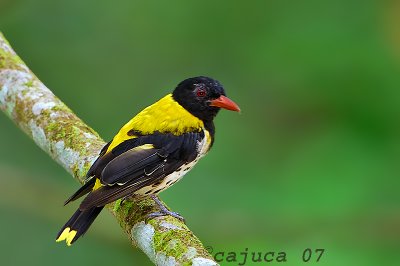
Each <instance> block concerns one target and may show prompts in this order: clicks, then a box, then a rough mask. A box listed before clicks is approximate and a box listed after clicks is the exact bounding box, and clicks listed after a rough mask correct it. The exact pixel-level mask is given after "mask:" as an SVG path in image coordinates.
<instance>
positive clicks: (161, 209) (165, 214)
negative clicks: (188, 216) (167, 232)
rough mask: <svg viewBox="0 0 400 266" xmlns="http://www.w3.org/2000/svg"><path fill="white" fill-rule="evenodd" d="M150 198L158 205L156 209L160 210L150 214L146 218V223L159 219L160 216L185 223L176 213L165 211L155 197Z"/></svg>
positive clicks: (165, 208)
mask: <svg viewBox="0 0 400 266" xmlns="http://www.w3.org/2000/svg"><path fill="white" fill-rule="evenodd" d="M151 198H152V199H153V200H154V202H155V203H156V204H157V205H158V207H159V208H160V210H159V211H158V212H153V213H150V214H148V215H147V216H146V222H147V221H148V220H151V219H153V218H156V217H160V216H167V215H169V216H172V217H174V218H176V219H178V220H181V221H182V222H183V223H185V218H183V217H182V216H181V215H180V214H179V213H177V212H173V211H170V210H168V209H167V207H166V206H165V205H164V204H163V203H162V202H161V201H160V200H159V199H158V197H157V196H155V195H151Z"/></svg>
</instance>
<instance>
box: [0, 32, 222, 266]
mask: <svg viewBox="0 0 400 266" xmlns="http://www.w3.org/2000/svg"><path fill="white" fill-rule="evenodd" d="M0 109H1V110H2V111H3V112H4V113H5V114H6V115H7V116H8V117H9V118H10V119H11V120H13V121H14V122H15V123H16V124H17V125H18V126H19V127H20V128H21V129H22V130H23V131H24V132H25V133H26V134H27V135H28V136H30V137H31V138H32V139H33V140H34V141H35V142H36V144H37V145H38V146H39V147H40V148H42V149H43V150H44V151H45V152H46V153H48V154H49V155H50V156H51V157H52V158H53V159H54V160H56V161H57V162H58V163H59V164H60V165H61V166H62V167H64V168H65V170H67V171H68V172H69V173H70V174H71V175H73V177H74V178H75V179H77V180H78V181H79V182H80V183H83V181H84V178H85V174H86V172H87V171H88V169H89V167H90V165H91V164H92V162H93V161H94V160H95V159H96V157H97V155H98V154H99V151H100V149H101V148H102V147H103V145H104V144H105V142H104V141H103V140H102V139H101V138H100V136H99V135H98V134H97V133H96V132H95V131H94V130H93V129H92V128H90V127H89V126H87V125H86V124H85V123H84V122H82V120H80V119H79V118H78V117H77V116H76V115H75V114H74V113H73V112H72V111H71V110H70V109H69V108H68V107H67V106H66V105H65V104H64V103H63V102H62V101H61V100H60V99H58V98H57V97H56V96H55V95H54V94H53V93H52V92H51V91H50V90H49V89H48V88H47V87H46V86H45V85H44V84H43V83H42V82H40V80H39V79H38V78H37V77H36V76H35V75H34V74H33V73H32V72H31V71H30V70H29V68H28V67H27V66H26V65H25V64H24V62H23V61H22V60H21V59H20V58H19V57H18V55H17V54H16V53H15V52H14V51H13V49H12V48H11V46H10V44H9V43H8V42H7V40H6V39H5V38H4V36H3V35H2V34H1V33H0ZM107 208H108V210H109V211H111V213H112V214H113V215H114V216H115V217H116V219H117V221H118V223H119V224H120V225H121V227H122V229H123V230H124V231H125V232H126V234H127V236H128V238H129V240H130V241H131V243H132V244H133V245H135V246H138V247H139V248H140V249H142V250H143V252H144V253H146V255H147V256H148V257H149V259H150V260H151V261H152V262H153V263H155V264H156V265H217V263H216V262H215V261H214V260H213V258H212V256H211V255H210V254H209V253H208V252H207V250H206V249H205V248H204V247H203V245H202V243H201V242H200V240H199V239H198V238H197V237H196V236H195V235H194V234H193V233H192V232H191V231H190V230H189V228H188V227H187V226H186V225H185V224H184V223H182V222H181V221H180V220H177V219H175V218H173V217H169V216H166V217H158V218H155V219H152V220H149V221H148V222H147V223H145V222H144V218H145V217H146V215H148V214H149V213H151V212H154V211H157V210H156V208H157V207H155V205H154V202H153V200H151V199H145V200H141V201H135V202H134V201H131V200H126V201H124V202H123V203H121V201H117V202H115V203H111V204H109V205H108V206H107ZM67 218H69V217H67V216H66V219H67ZM60 226H61V224H60ZM55 244H56V243H55Z"/></svg>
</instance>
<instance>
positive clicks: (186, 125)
mask: <svg viewBox="0 0 400 266" xmlns="http://www.w3.org/2000/svg"><path fill="white" fill-rule="evenodd" d="M203 127H204V123H203V121H201V120H200V119H199V118H197V117H195V116H194V115H192V114H191V113H190V112H189V111H187V110H186V109H185V108H183V107H182V106H181V105H180V104H179V103H178V102H176V101H175V100H174V99H173V97H172V94H168V95H167V96H165V97H164V98H162V99H161V100H159V101H158V102H156V103H154V104H152V105H150V106H149V107H147V108H145V109H144V110H143V111H141V112H140V113H139V114H137V115H136V116H135V117H134V118H132V119H131V120H130V121H129V122H128V123H126V124H125V125H124V126H123V127H122V128H121V129H120V131H119V132H118V133H117V135H115V137H114V139H113V140H112V142H111V144H110V146H109V147H108V149H107V151H106V153H108V152H109V151H112V150H113V149H114V148H115V147H116V146H118V145H119V144H121V143H122V142H124V141H126V140H129V139H133V138H136V137H137V136H134V135H133V136H130V135H128V132H129V131H131V130H136V131H138V132H140V133H141V134H144V135H146V134H152V133H154V132H156V131H158V132H161V133H164V132H169V133H172V134H175V135H181V134H183V133H187V132H190V131H200V130H201V129H202V128H203Z"/></svg>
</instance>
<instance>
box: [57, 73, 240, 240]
mask: <svg viewBox="0 0 400 266" xmlns="http://www.w3.org/2000/svg"><path fill="white" fill-rule="evenodd" d="M220 108H224V109H227V110H232V111H240V109H239V106H238V105H237V104H236V103H234V102H233V101H232V100H230V99H229V98H228V97H226V96H225V91H224V89H223V87H222V85H221V84H220V83H219V82H218V81H216V80H214V79H211V78H208V77H194V78H189V79H186V80H184V81H182V82H181V83H179V84H178V86H177V87H176V88H175V90H174V91H173V93H172V94H168V95H167V96H165V97H164V98H162V99H160V100H159V101H158V102H156V103H154V104H153V105H150V106H149V107H147V108H145V109H144V110H143V111H141V112H140V113H139V114H137V115H136V116H135V117H133V118H132V119H131V120H130V121H129V122H128V123H127V124H125V125H124V126H123V127H122V128H121V129H120V131H119V132H118V133H117V135H115V137H114V138H113V139H112V141H110V142H109V143H108V144H107V145H105V146H104V148H103V149H102V150H101V152H100V155H99V157H98V158H97V160H96V161H95V162H94V163H93V165H92V166H91V168H90V169H89V171H88V173H87V177H88V178H89V179H88V181H87V182H86V183H85V184H84V185H83V186H82V187H81V188H80V189H79V190H78V191H76V192H75V193H74V194H73V195H72V196H71V197H70V198H69V199H68V200H67V201H66V202H65V204H67V203H69V202H71V201H73V200H76V199H78V198H80V197H81V196H83V195H85V194H88V195H87V196H86V198H85V199H84V200H83V201H82V202H81V204H80V206H79V208H78V210H77V211H76V212H75V213H74V214H73V215H72V217H71V218H70V219H69V220H68V222H67V223H66V224H65V225H64V226H63V227H62V228H61V230H60V232H59V233H58V235H57V238H56V240H57V241H63V240H65V241H66V243H67V244H68V245H71V244H72V243H74V242H75V241H76V240H77V239H78V238H79V237H80V236H81V235H83V234H84V233H85V232H86V231H87V230H88V228H89V226H90V225H91V224H92V223H93V221H94V220H95V219H96V217H97V215H98V214H99V213H100V211H101V210H102V209H103V207H104V205H106V204H108V203H110V202H113V201H115V200H117V199H121V198H125V197H130V196H133V197H143V196H152V195H156V194H158V193H159V192H161V191H163V190H164V189H166V188H168V187H170V186H171V185H173V184H174V183H176V182H177V181H178V180H180V179H181V178H182V176H183V175H185V174H186V173H187V172H188V171H189V170H190V169H191V168H192V167H193V166H194V165H195V164H196V163H197V161H198V160H199V159H200V158H201V157H203V156H204V155H205V154H206V153H207V152H208V150H209V149H210V148H211V146H212V144H213V142H214V133H215V128H214V123H213V119H214V117H215V116H216V115H217V113H218V111H219V110H220ZM159 203H160V202H159ZM161 210H162V211H163V213H162V214H161V215H165V214H171V215H173V214H175V213H172V212H168V210H167V209H166V208H165V207H164V208H161Z"/></svg>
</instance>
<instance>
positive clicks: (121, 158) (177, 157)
mask: <svg viewBox="0 0 400 266" xmlns="http://www.w3.org/2000/svg"><path fill="white" fill-rule="evenodd" d="M203 138H204V134H203V133H202V132H198V133H185V134H183V135H181V136H175V135H173V134H165V133H164V134H160V133H157V134H152V135H146V136H141V137H138V138H135V139H132V140H128V141H125V142H123V143H121V144H120V145H119V146H117V147H116V148H115V149H114V150H113V151H111V152H110V153H112V156H111V155H108V154H106V155H105V156H104V159H103V160H107V162H106V163H105V161H102V160H100V161H99V160H98V165H99V166H101V174H100V175H99V176H97V177H98V178H99V179H100V181H101V183H102V184H103V185H105V186H103V187H101V188H99V189H96V190H94V191H93V192H91V193H90V194H89V195H88V196H87V197H86V198H85V199H84V200H83V201H82V203H81V205H80V209H81V210H85V209H88V208H92V207H95V206H96V207H97V206H104V205H105V204H107V203H110V202H113V201H115V200H117V199H119V198H122V197H125V196H128V195H130V194H132V193H134V192H135V191H137V190H139V189H140V188H142V187H145V186H148V185H150V184H153V183H156V182H158V181H160V180H162V179H163V178H164V177H165V176H166V175H168V174H170V173H172V172H174V171H175V170H177V169H178V168H179V167H180V166H182V165H183V164H185V163H188V162H191V161H192V160H194V159H195V158H196V157H197V155H198V151H197V146H198V142H199V141H201V140H202V139H203ZM107 155H108V156H107ZM106 157H107V158H106ZM110 158H111V160H110ZM96 163H97V161H96ZM98 172H99V169H93V173H98Z"/></svg>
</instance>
